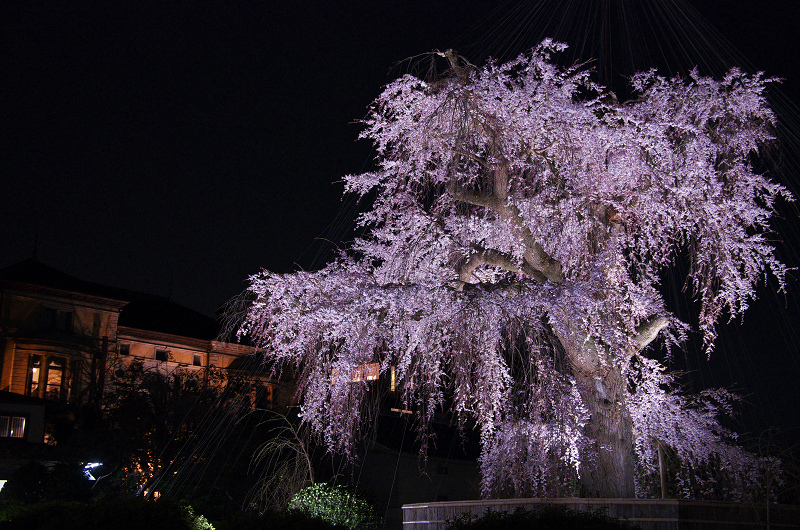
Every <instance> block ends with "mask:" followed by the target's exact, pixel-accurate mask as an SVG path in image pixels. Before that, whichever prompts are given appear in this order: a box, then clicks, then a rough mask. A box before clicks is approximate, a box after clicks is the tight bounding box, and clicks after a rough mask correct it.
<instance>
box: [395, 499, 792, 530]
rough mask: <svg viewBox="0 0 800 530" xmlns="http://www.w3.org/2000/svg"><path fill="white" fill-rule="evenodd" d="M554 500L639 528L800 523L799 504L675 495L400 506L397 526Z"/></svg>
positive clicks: (423, 527) (695, 529) (422, 527)
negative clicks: (600, 512)
mask: <svg viewBox="0 0 800 530" xmlns="http://www.w3.org/2000/svg"><path fill="white" fill-rule="evenodd" d="M542 505H558V506H566V507H567V508H570V509H573V510H578V511H595V510H598V509H603V510H605V511H606V513H607V514H608V515H609V516H612V517H617V518H619V519H623V520H627V521H628V522H630V523H632V524H634V525H636V526H637V527H639V528H642V529H643V530H703V529H715V530H734V529H748V530H757V529H761V528H763V529H767V528H770V529H787V530H788V529H794V528H800V506H785V505H767V504H752V503H733V502H714V501H685V500H675V499H664V500H661V499H492V500H480V501H460V502H434V503H421V504H406V505H404V506H403V530H445V528H447V521H448V520H453V519H455V518H457V517H460V516H461V515H463V514H466V513H471V514H474V515H477V516H481V515H482V514H484V513H486V512H487V511H507V512H513V511H514V510H516V509H517V508H522V509H535V508H537V507H539V506H542Z"/></svg>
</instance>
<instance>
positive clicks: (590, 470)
mask: <svg viewBox="0 0 800 530" xmlns="http://www.w3.org/2000/svg"><path fill="white" fill-rule="evenodd" d="M579 335H582V334H579ZM570 339H572V340H570ZM559 340H560V341H561V343H562V345H563V346H564V349H565V351H566V353H567V357H568V359H569V363H570V366H571V369H572V375H573V376H574V377H575V380H576V382H577V385H578V391H579V392H580V394H581V398H582V399H583V402H584V405H585V406H586V408H587V409H588V411H589V414H590V417H589V422H588V424H587V425H586V430H585V433H586V436H587V437H588V438H589V439H591V440H594V447H593V449H594V451H593V452H594V455H593V457H594V461H587V462H585V465H583V466H582V467H581V471H580V474H581V483H582V490H583V495H584V496H586V497H602V498H633V497H635V496H636V487H635V483H634V473H635V470H636V456H635V453H634V450H633V419H632V418H631V415H630V412H629V411H628V408H627V406H626V404H625V402H626V395H627V379H626V377H625V376H624V375H623V373H622V368H621V367H620V366H618V365H617V364H616V363H613V361H612V360H611V359H609V358H608V357H610V356H607V355H604V352H602V351H600V352H598V349H597V347H596V346H595V344H594V341H593V340H591V339H588V340H587V339H586V338H585V335H583V336H572V337H569V338H568V337H563V336H559Z"/></svg>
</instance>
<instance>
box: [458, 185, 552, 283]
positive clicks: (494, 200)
mask: <svg viewBox="0 0 800 530" xmlns="http://www.w3.org/2000/svg"><path fill="white" fill-rule="evenodd" d="M448 191H449V192H450V194H451V195H452V196H453V198H454V199H455V200H457V201H461V202H463V203H466V204H472V205H474V206H482V207H484V208H489V209H490V210H492V211H494V212H495V213H496V214H497V215H499V216H500V218H501V219H503V220H504V221H505V222H506V223H508V225H509V228H510V229H511V232H512V233H513V234H514V236H515V237H517V238H518V239H519V240H520V241H521V242H522V243H523V244H524V245H525V248H526V250H525V255H524V258H525V262H527V264H528V265H529V266H530V267H531V268H532V269H535V270H536V271H538V275H539V276H541V277H543V278H544V279H546V280H549V281H551V282H554V283H561V282H562V281H564V273H563V272H562V270H561V264H560V263H558V262H557V261H556V260H554V259H553V258H551V257H550V256H549V255H547V252H545V251H544V249H543V248H542V246H541V245H540V244H539V243H538V242H537V241H536V239H534V237H533V234H531V231H530V230H529V229H528V228H527V227H526V226H525V225H524V223H523V221H522V214H521V212H520V211H519V209H518V208H517V207H516V206H515V205H513V204H508V202H507V201H502V200H500V199H499V198H498V197H497V196H496V195H494V194H490V193H482V192H479V191H475V190H468V189H465V188H463V187H461V186H458V185H457V184H456V183H451V184H449V185H448ZM526 274H527V273H526ZM531 277H535V276H531ZM542 281H543V280H542Z"/></svg>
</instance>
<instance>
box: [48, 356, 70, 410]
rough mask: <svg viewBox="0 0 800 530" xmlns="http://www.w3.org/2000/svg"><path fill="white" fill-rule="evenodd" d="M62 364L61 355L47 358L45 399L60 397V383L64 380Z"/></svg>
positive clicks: (61, 385)
mask: <svg viewBox="0 0 800 530" xmlns="http://www.w3.org/2000/svg"><path fill="white" fill-rule="evenodd" d="M64 364H65V362H64V359H63V358H61V357H50V358H49V359H47V387H46V388H45V397H46V399H54V400H58V399H61V392H62V388H63V384H62V383H63V382H64V368H65V366H64Z"/></svg>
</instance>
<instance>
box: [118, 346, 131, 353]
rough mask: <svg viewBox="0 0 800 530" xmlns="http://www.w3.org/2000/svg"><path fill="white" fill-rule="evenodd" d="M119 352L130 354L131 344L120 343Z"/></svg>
mask: <svg viewBox="0 0 800 530" xmlns="http://www.w3.org/2000/svg"><path fill="white" fill-rule="evenodd" d="M119 354H120V355H130V354H131V345H130V344H120V345H119Z"/></svg>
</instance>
